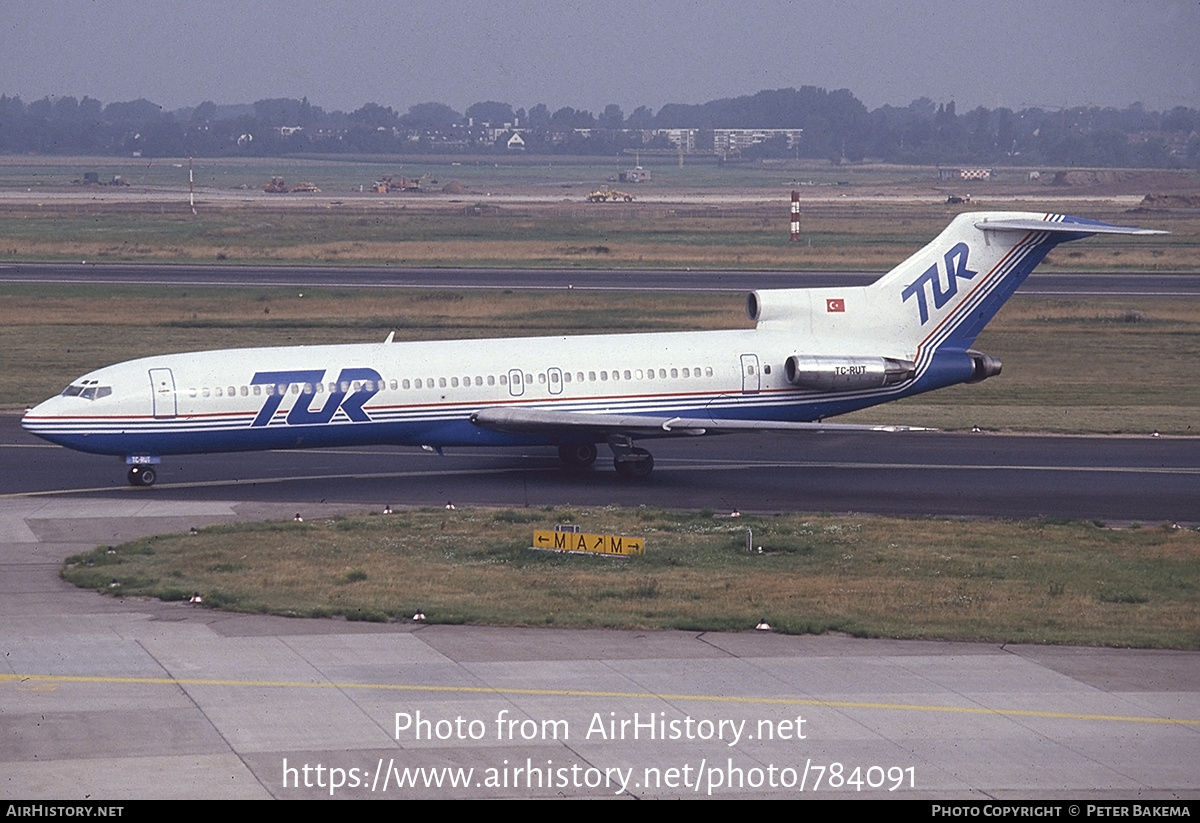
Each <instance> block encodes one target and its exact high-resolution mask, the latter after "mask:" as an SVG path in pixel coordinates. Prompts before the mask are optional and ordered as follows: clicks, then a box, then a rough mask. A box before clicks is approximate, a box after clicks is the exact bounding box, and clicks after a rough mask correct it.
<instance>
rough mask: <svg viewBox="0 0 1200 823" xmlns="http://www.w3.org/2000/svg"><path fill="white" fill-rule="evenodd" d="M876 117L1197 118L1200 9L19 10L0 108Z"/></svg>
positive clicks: (1054, 3)
mask: <svg viewBox="0 0 1200 823" xmlns="http://www.w3.org/2000/svg"><path fill="white" fill-rule="evenodd" d="M804 85H812V86H822V87H825V88H828V89H838V88H847V89H850V91H851V92H853V93H854V94H855V95H856V96H858V98H859V99H861V100H862V101H863V102H864V103H866V105H867V107H868V108H876V107H877V106H880V105H883V104H884V103H891V104H894V105H907V104H908V103H909V102H910V101H912V100H914V99H915V98H917V97H921V96H927V97H930V98H932V99H933V100H935V101H937V102H945V101H949V100H954V101H955V103H956V105H957V108H958V111H959V112H963V111H965V110H967V109H970V108H974V107H975V106H978V105H984V106H987V107H989V108H994V107H997V106H1008V107H1011V108H1023V107H1026V106H1033V105H1038V106H1042V107H1045V108H1051V107H1059V106H1078V105H1095V106H1117V107H1124V106H1127V105H1129V104H1130V103H1133V102H1135V101H1140V102H1142V103H1144V104H1145V105H1146V106H1147V108H1150V109H1156V110H1165V109H1169V108H1171V107H1173V106H1178V105H1182V106H1189V107H1194V108H1200V0H1137V2H1134V1H1133V0H1130V2H1119V0H990V1H989V2H974V1H973V0H910V2H895V0H890V1H888V0H855V2H833V1H832V0H831V2H786V0H738V2H723V3H715V2H701V1H700V0H656V2H653V3H650V2H624V1H623V0H586V1H583V2H581V1H579V0H559V2H545V0H454V2H437V0H434V2H429V0H425V1H424V2H410V0H396V1H395V2H370V3H366V2H350V1H349V0H347V1H346V2H328V1H327V0H287V2H283V1H282V0H278V1H277V0H262V1H259V0H251V2H232V1H230V2H217V1H216V0H153V2H151V0H146V2H137V0H49V2H32V0H30V2H24V1H22V0H9V2H5V3H4V5H3V12H2V13H0V93H4V94H8V95H19V96H20V97H21V98H22V99H23V100H25V101H26V102H29V101H32V100H36V99H39V98H41V97H44V96H45V95H72V96H75V97H83V96H84V95H89V96H91V97H95V98H98V99H99V100H101V101H103V102H104V103H111V102H114V101H124V100H133V99H136V98H139V97H145V98H147V99H149V100H152V101H154V102H156V103H159V104H161V105H163V106H165V107H167V108H169V109H174V108H179V107H182V106H194V105H196V104H197V103H200V102H202V101H204V100H213V101H215V102H217V103H251V102H254V101H255V100H259V99H262V98H266V97H301V96H305V95H307V97H308V98H309V101H310V102H312V103H313V104H315V105H319V106H322V107H323V108H325V109H327V110H331V109H343V110H346V111H350V110H353V109H356V108H358V107H359V106H361V105H362V104H363V103H366V102H376V103H379V104H381V105H385V106H392V107H393V108H395V109H397V110H398V111H400V112H404V111H407V109H408V107H409V106H411V105H413V104H414V103H420V102H426V101H437V102H444V103H448V104H449V105H451V106H452V107H454V108H455V109H457V110H459V111H460V112H461V111H462V110H463V109H465V108H466V107H467V106H468V105H470V104H471V103H474V102H478V101H482V100H499V101H502V102H507V103H511V104H512V105H513V107H514V108H519V107H526V108H528V107H530V106H532V105H534V104H536V103H539V102H544V103H546V104H547V105H548V106H549V107H550V109H551V110H554V109H556V108H559V107H562V106H573V107H576V108H584V109H590V110H592V111H593V112H597V113H598V112H599V111H600V110H602V109H603V108H604V106H605V105H606V104H608V103H617V104H618V105H620V106H621V107H622V108H623V109H624V111H625V113H626V114H627V115H628V114H629V113H630V112H631V111H632V110H633V109H634V108H635V107H637V106H639V105H646V106H649V107H651V108H652V109H654V110H657V109H658V108H659V107H661V106H662V105H663V104H664V103H701V102H704V101H706V100H711V99H714V98H718V97H734V96H737V95H742V94H752V93H754V92H756V91H759V90H761V89H774V88H783V87H788V86H794V87H799V86H804Z"/></svg>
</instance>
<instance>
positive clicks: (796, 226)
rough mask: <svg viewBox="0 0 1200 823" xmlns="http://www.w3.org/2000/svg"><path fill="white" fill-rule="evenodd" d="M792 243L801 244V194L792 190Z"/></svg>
mask: <svg viewBox="0 0 1200 823" xmlns="http://www.w3.org/2000/svg"><path fill="white" fill-rule="evenodd" d="M791 216H792V242H793V243H798V242H800V192H798V191H796V190H795V189H792V215H791Z"/></svg>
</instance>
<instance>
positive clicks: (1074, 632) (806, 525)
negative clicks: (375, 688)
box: [62, 507, 1200, 649]
mask: <svg viewBox="0 0 1200 823" xmlns="http://www.w3.org/2000/svg"><path fill="white" fill-rule="evenodd" d="M561 522H571V523H575V524H577V525H580V526H581V527H583V530H584V531H586V532H590V533H610V534H623V535H629V536H640V537H644V538H645V540H646V555H645V556H644V557H640V558H627V559H614V558H607V557H587V556H579V555H566V554H555V553H547V552H541V551H534V550H531V549H530V548H528V547H529V545H530V543H531V539H532V531H533V529H535V528H550V527H553V526H554V525H555V524H557V523H561ZM748 529H749V530H750V531H751V532H752V535H753V539H752V545H753V547H754V548H753V550H752V551H747V550H746V534H747V530H748ZM760 547H761V552H760V551H759V548H760ZM62 574H63V577H64V578H65V579H67V580H69V581H71V582H73V583H75V584H76V585H79V586H82V587H86V588H93V589H96V590H97V591H100V592H106V593H110V594H116V595H119V596H122V597H129V596H150V597H158V598H161V599H163V600H169V601H170V600H185V599H187V598H189V597H190V596H191V595H192V594H193V592H199V593H200V594H201V595H202V597H203V598H204V604H205V606H206V607H210V608H221V609H230V610H235V611H246V612H263V613H272V614H280V615H293V616H307V617H312V616H341V617H345V618H346V619H350V620H370V621H387V620H406V619H409V618H410V617H411V615H412V614H413V613H414V612H415V611H417V610H418V609H421V610H423V611H424V613H425V615H426V616H427V619H428V620H429V621H432V622H438V623H471V624H493V625H495V624H502V625H519V626H558V627H608V628H630V629H686V630H695V631H738V630H747V629H750V628H752V627H753V626H754V625H755V624H756V623H758V621H759V620H766V621H767V622H768V623H770V624H771V626H772V627H773V628H774V629H775V630H776V631H782V632H787V633H797V634H798V633H823V632H829V631H840V632H846V633H849V634H852V635H856V636H871V637H898V638H929V639H933V638H938V639H947V640H979V641H992V642H1022V643H1067V644H1084V645H1104V646H1133V647H1145V648H1181V649H1195V648H1200V608H1198V606H1200V533H1197V532H1195V531H1191V530H1184V529H1178V528H1174V527H1172V526H1171V525H1170V524H1161V525H1155V526H1152V527H1143V526H1140V525H1139V524H1134V526H1133V527H1132V528H1126V529H1112V528H1106V527H1105V526H1104V524H1102V523H1090V522H1054V521H1046V520H1033V521H1021V522H1008V521H961V520H940V519H915V520H904V519H895V518H882V517H866V516H828V515H819V516H818V515H773V516H770V515H763V516H749V515H747V516H742V517H729V516H720V515H714V514H713V513H712V512H711V511H701V512H674V511H666V510H660V509H653V508H638V509H620V508H615V507H607V508H602V509H595V508H553V507H550V508H546V509H540V510H490V509H460V510H456V511H446V510H442V509H420V510H398V511H396V512H395V513H394V514H389V515H384V514H370V515H362V516H351V517H335V518H329V519H320V520H316V521H310V522H303V523H296V522H280V523H255V524H236V525H229V526H213V527H209V528H205V529H201V530H199V531H198V532H196V533H194V534H183V535H162V536H158V537H151V538H147V539H140V540H136V541H133V542H130V543H126V544H124V545H121V546H116V547H101V548H98V549H96V550H95V551H93V552H91V553H90V554H81V555H75V556H73V557H70V558H68V559H67V561H66V564H65V566H64V569H63V572H62Z"/></svg>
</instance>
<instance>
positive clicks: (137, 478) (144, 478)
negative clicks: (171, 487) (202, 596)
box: [126, 466, 158, 486]
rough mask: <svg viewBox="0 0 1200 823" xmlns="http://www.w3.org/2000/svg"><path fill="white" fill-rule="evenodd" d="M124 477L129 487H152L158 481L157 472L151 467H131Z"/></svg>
mask: <svg viewBox="0 0 1200 823" xmlns="http://www.w3.org/2000/svg"><path fill="white" fill-rule="evenodd" d="M126 477H128V478H129V485H131V486H153V485H154V481H155V480H157V479H158V472H157V471H155V470H154V467H153V466H131V467H130V468H129V474H127V475H126Z"/></svg>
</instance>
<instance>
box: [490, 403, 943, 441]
mask: <svg viewBox="0 0 1200 823" xmlns="http://www.w3.org/2000/svg"><path fill="white" fill-rule="evenodd" d="M471 422H472V423H474V424H475V425H477V426H482V427H483V428H485V429H495V430H497V431H505V432H513V433H520V434H551V435H553V434H559V435H570V434H575V435H580V434H586V435H590V436H594V437H606V436H608V435H628V436H631V437H673V436H681V435H692V436H696V435H701V434H731V433H733V432H753V431H793V432H800V431H858V432H867V431H881V432H902V431H933V429H923V428H919V427H914V426H877V425H871V424H863V423H799V422H792V421H786V420H713V419H703V418H694V417H693V418H688V417H650V416H648V415H639V414H594V413H589V412H563V411H552V410H548V409H483V410H481V411H477V412H475V413H474V414H472V415H471Z"/></svg>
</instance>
